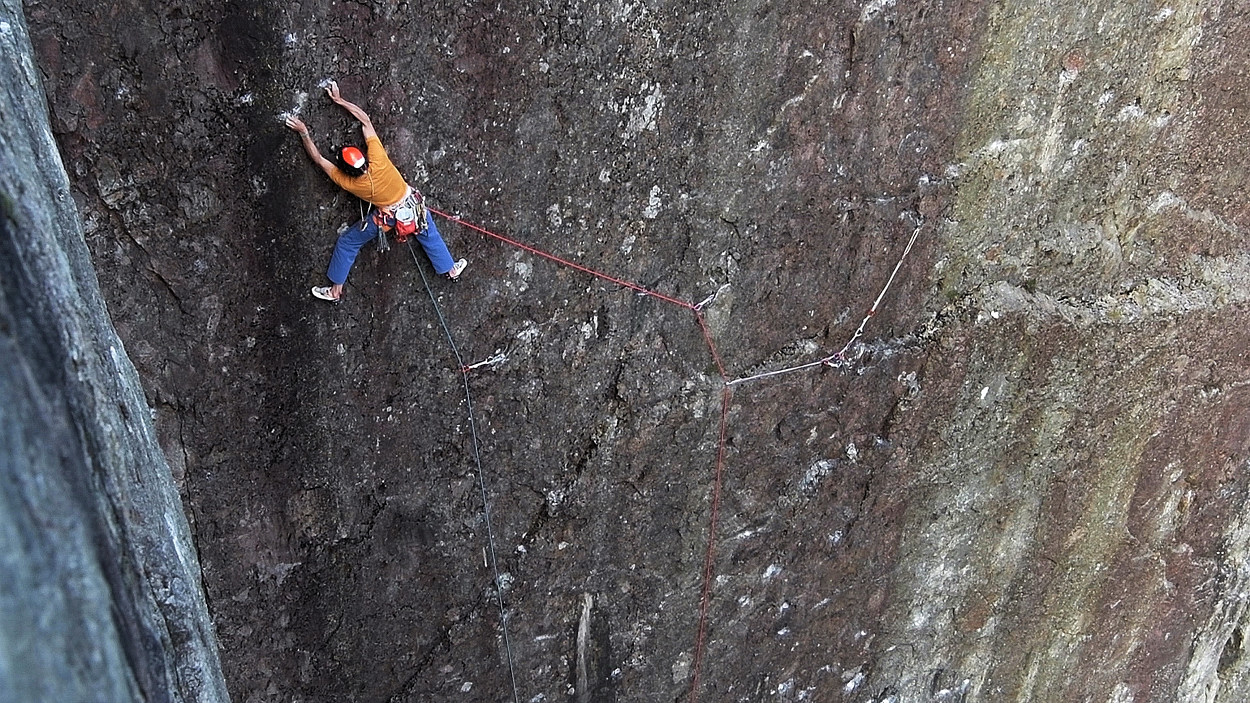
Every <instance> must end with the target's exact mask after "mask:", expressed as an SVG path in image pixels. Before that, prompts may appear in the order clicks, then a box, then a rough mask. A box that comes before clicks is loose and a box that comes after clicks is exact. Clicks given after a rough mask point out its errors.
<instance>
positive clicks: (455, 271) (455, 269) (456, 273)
mask: <svg viewBox="0 0 1250 703" xmlns="http://www.w3.org/2000/svg"><path fill="white" fill-rule="evenodd" d="M468 267H469V262H468V260H467V259H461V260H459V261H457V262H456V263H454V264H452V265H451V270H450V271H448V272H447V277H448V278H450V279H451V280H453V281H454V280H456V279H457V278H460V273H461V272H462V271H464V270H465V269H466V268H468Z"/></svg>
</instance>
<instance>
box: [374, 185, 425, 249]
mask: <svg viewBox="0 0 1250 703" xmlns="http://www.w3.org/2000/svg"><path fill="white" fill-rule="evenodd" d="M379 210H380V211H381V212H382V213H383V214H385V215H386V216H387V217H388V218H389V220H390V226H392V227H394V229H395V241H397V242H399V243H400V244H403V243H404V242H406V241H408V237H410V236H412V235H414V234H425V230H426V229H427V228H428V227H429V223H428V222H427V221H426V215H425V198H424V197H423V196H422V195H421V192H420V191H418V190H416V189H415V188H413V187H412V186H409V187H408V192H406V193H404V198H403V199H402V200H400V201H399V202H398V203H395V204H394V205H388V206H386V207H384V208H379Z"/></svg>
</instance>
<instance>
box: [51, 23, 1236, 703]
mask: <svg viewBox="0 0 1250 703" xmlns="http://www.w3.org/2000/svg"><path fill="white" fill-rule="evenodd" d="M27 9H28V13H29V18H30V20H31V23H32V26H33V27H34V39H35V44H36V47H37V52H38V57H39V65H40V67H41V69H42V71H43V73H44V78H45V81H46V84H47V87H48V91H49V94H50V95H51V106H52V124H53V129H54V131H55V133H56V136H57V139H58V141H59V143H60V145H61V147H62V149H63V153H64V156H65V159H66V163H67V165H68V166H69V170H70V173H71V174H72V176H73V181H74V197H75V198H77V199H78V202H79V205H80V208H81V210H82V212H83V215H84V218H85V225H86V233H87V241H88V244H89V246H90V248H91V251H92V254H93V256H94V259H95V261H96V263H97V266H98V268H99V271H100V276H101V280H102V281H104V287H105V291H106V297H107V298H108V301H109V305H110V310H111V311H112V313H113V316H114V321H115V323H116V325H117V327H118V330H119V333H120V335H121V336H122V337H123V338H124V339H126V340H127V346H128V348H129V349H130V351H131V353H132V355H133V358H134V359H135V363H136V366H137V367H138V369H139V372H140V375H141V377H142V378H143V379H144V383H145V388H146V390H147V394H148V399H149V401H150V402H151V404H152V405H153V406H154V407H155V408H156V412H157V428H158V432H159V436H160V440H161V443H162V445H163V446H164V448H165V451H166V453H167V455H168V456H169V457H170V459H171V462H172V464H173V467H174V470H175V474H176V476H177V477H178V478H179V480H180V482H181V483H180V485H181V487H182V488H183V490H184V498H185V500H186V502H187V504H188V505H189V506H190V513H191V517H192V524H193V528H194V532H195V535H196V539H197V543H198V545H199V547H200V554H201V557H202V559H203V563H204V570H205V574H206V585H207V591H208V595H209V602H210V604H211V606H212V612H213V614H214V618H215V621H216V623H217V627H218V630H219V633H220V636H221V637H222V642H223V652H224V653H225V654H224V656H223V664H224V667H225V670H226V673H227V680H228V681H229V682H230V686H231V688H232V691H233V693H234V694H235V698H236V699H237V700H240V701H261V700H270V699H289V700H302V701H339V700H362V701H379V700H393V701H410V700H412V701H416V700H453V699H464V700H479V699H481V700H507V699H509V698H512V697H514V696H515V698H516V699H517V700H521V701H555V700H576V701H610V700H621V701H625V700H628V701H637V700H646V701H675V700H691V699H694V698H699V699H700V700H706V701H756V700H764V699H776V700H787V701H800V700H808V701H830V700H834V701H836V700H846V701H853V702H856V703H862V702H866V701H874V702H880V701H883V700H896V701H973V700H984V701H997V700H1027V701H1037V702H1041V701H1047V702H1050V701H1087V700H1096V701H1116V702H1118V703H1119V702H1127V701H1135V702H1141V701H1191V700H1202V701H1236V700H1242V699H1243V698H1244V697H1245V696H1246V693H1247V683H1246V670H1247V659H1246V657H1245V646H1244V644H1243V643H1244V641H1245V638H1244V631H1245V627H1246V624H1247V618H1246V603H1247V600H1246V598H1245V597H1244V594H1245V592H1246V588H1247V583H1248V580H1250V569H1248V567H1247V561H1246V559H1247V547H1248V540H1250V529H1248V527H1247V525H1248V523H1247V515H1246V510H1245V506H1244V502H1245V498H1246V493H1247V487H1248V482H1250V478H1248V476H1247V468H1248V465H1247V459H1248V457H1250V431H1248V430H1250V427H1248V426H1247V420H1246V418H1247V417H1250V412H1248V407H1247V406H1248V405H1250V395H1248V394H1250V361H1248V360H1247V356H1246V354H1247V352H1246V349H1247V347H1248V342H1250V340H1248V339H1247V335H1248V333H1247V322H1248V319H1247V318H1248V316H1247V309H1246V307H1247V301H1248V300H1250V258H1248V255H1247V254H1246V245H1247V234H1246V227H1247V226H1250V203H1248V202H1247V199H1246V195H1245V192H1246V188H1245V187H1246V180H1247V176H1246V170H1245V166H1244V164H1245V163H1246V160H1247V157H1250V153H1247V147H1246V146H1245V145H1246V144H1250V141H1248V140H1247V138H1246V137H1247V136H1248V135H1247V127H1246V122H1245V120H1244V114H1245V112H1246V110H1247V109H1250V105H1247V101H1246V98H1245V97H1244V96H1245V94H1246V87H1247V85H1246V83H1247V78H1246V76H1247V65H1246V58H1245V52H1244V47H1245V46H1246V42H1247V40H1248V39H1250V18H1248V17H1247V15H1246V10H1245V9H1244V8H1243V7H1242V6H1241V5H1240V4H1238V3H1232V2H1227V1H1226V2H1216V3H1199V2H1196V1H1194V0H1185V1H1178V2H1171V3H1165V2H1143V3H1124V2H1113V1H1112V0H1093V1H1086V2H1061V1H1059V0H1052V1H1044V2H1014V1H1013V2H994V3H991V2H983V1H980V0H964V1H959V2H941V1H939V2H895V1H894V0H864V1H863V2H850V1H839V2H832V3H831V2H803V1H797V2H796V1H793V0H776V1H774V2H765V1H762V0H745V1H741V2H738V1H735V2H728V3H693V4H692V3H688V2H687V3H680V2H665V1H655V2H636V3H634V2H625V1H618V0H608V1H604V2H581V1H580V0H557V1H554V2H551V1H547V0H542V1H524V0H516V1H513V0H509V1H506V2H502V3H490V4H485V5H483V4H480V3H464V2H455V1H452V2H431V3H420V4H416V3H402V2H333V1H330V0H312V1H311V2H304V3H299V4H278V3H266V2H261V3H243V2H227V3H224V4H211V3H193V2H179V1H177V0H175V1H173V2H168V3H161V4H160V6H159V7H151V6H150V5H149V4H144V3H137V2H126V1H123V2H117V3H113V4H110V5H109V6H108V8H107V9H101V8H100V7H98V6H97V4H95V3H79V2H73V1H69V2H61V3H56V4H50V3H44V2H34V1H33V0H32V1H30V2H28V4H27ZM325 78H336V79H338V81H339V84H340V85H341V86H342V88H343V90H344V92H345V94H346V95H347V96H348V97H349V98H352V99H355V100H357V101H358V102H360V103H361V104H362V105H364V106H365V108H366V109H368V110H369V111H370V113H371V114H372V115H373V118H374V122H375V124H376V125H377V126H378V129H379V131H380V132H381V134H382V136H383V140H384V141H385V142H386V143H387V145H388V149H389V151H390V153H391V155H392V157H393V158H394V159H395V161H396V163H397V164H398V165H399V166H400V168H401V170H403V171H404V172H405V173H407V174H408V175H409V177H410V180H412V181H413V182H414V184H416V185H418V187H421V188H422V189H423V190H425V191H426V192H427V193H428V194H429V195H430V196H431V198H432V201H433V202H434V204H435V205H436V206H437V207H439V208H440V209H442V210H445V211H448V212H453V213H458V214H460V215H463V216H464V217H465V218H466V219H467V220H470V221H472V222H474V223H477V224H479V225H482V226H484V227H486V228H488V229H491V230H493V231H497V232H500V233H503V234H505V235H507V236H509V237H513V238H515V239H517V240H520V241H523V242H525V243H527V244H530V245H532V246H535V247H538V248H540V249H542V250H544V251H550V252H553V253H555V254H558V255H560V256H562V257H566V258H568V259H571V260H574V261H577V262H578V263H579V264H581V265H584V266H588V267H591V268H594V269H597V270H602V271H606V272H608V273H610V274H611V275H613V276H616V277H619V278H622V279H625V280H628V281H631V282H635V283H637V284H639V285H641V286H644V287H646V288H648V289H652V290H656V291H658V292H660V293H662V294H664V295H665V296H670V297H672V298H674V299H676V300H678V301H689V302H698V301H702V300H704V299H705V298H707V297H708V296H710V295H712V294H713V293H717V292H718V291H719V295H718V296H717V297H716V298H715V299H714V300H713V301H712V302H711V303H709V304H708V306H707V307H706V308H705V309H704V310H703V315H704V319H705V320H706V324H707V336H708V338H710V339H711V340H713V341H714V343H715V346H716V349H717V350H718V352H719V357H720V360H721V361H722V362H723V364H724V367H725V373H726V375H727V376H729V377H731V378H736V377H742V376H747V375H752V374H755V373H760V372H767V371H772V370H778V369H782V368H786V367H788V366H790V365H793V364H801V363H809V362H813V361H818V360H820V359H821V358H824V357H827V356H828V355H831V354H833V353H834V352H836V351H837V350H839V349H841V348H842V347H843V346H844V345H845V344H846V343H847V341H848V340H849V339H851V337H852V335H853V334H854V332H855V330H856V328H857V326H858V325H859V323H860V320H861V319H862V318H863V316H864V313H865V311H867V310H868V309H869V308H870V307H871V306H872V305H873V302H874V300H875V299H876V296H877V295H878V293H879V292H880V291H881V290H882V287H883V286H884V284H885V282H886V281H887V280H888V279H889V278H890V276H891V274H892V272H893V271H894V267H895V265H896V263H897V262H898V261H899V258H900V255H901V253H902V252H903V250H904V247H905V246H906V244H907V242H908V241H909V239H910V236H911V234H912V233H913V232H915V231H917V228H919V230H918V231H919V237H918V239H917V242H916V246H915V248H914V249H913V250H912V251H911V253H910V255H909V256H908V258H907V259H906V260H905V261H904V262H903V264H902V266H901V267H900V268H899V270H898V275H897V278H896V279H895V282H894V284H893V286H892V287H891V289H890V291H889V294H888V295H887V296H886V297H885V298H884V299H883V300H882V304H881V307H880V309H879V310H877V312H876V314H875V316H874V317H873V318H872V319H871V320H870V321H869V323H868V326H867V327H866V328H865V329H866V333H865V336H864V337H863V338H861V339H860V340H858V341H857V343H856V344H855V345H853V346H852V348H851V349H850V350H849V355H850V357H851V359H852V363H850V364H849V365H846V366H842V367H839V368H829V367H827V366H820V365H816V366H815V367H813V368H810V369H807V370H805V371H802V372H796V373H793V374H787V375H783V376H776V377H769V378H767V379H761V380H758V381H754V382H751V383H743V384H738V385H735V386H733V387H732V393H731V394H730V396H729V401H728V403H727V414H726V417H727V423H726V425H725V436H724V443H723V447H724V452H723V457H724V464H723V473H721V475H720V479H719V483H718V481H717V478H716V474H717V472H716V468H717V466H718V462H717V457H718V455H719V453H720V451H719V450H720V447H721V446H722V443H721V441H720V440H721V424H720V418H721V408H722V399H723V397H724V396H723V391H724V388H725V386H724V380H725V379H724V378H722V375H721V373H720V370H719V368H718V367H717V364H716V361H715V360H714V359H713V357H712V355H711V352H710V349H709V345H708V344H707V342H706V341H705V337H704V333H703V330H702V329H701V328H700V327H699V325H698V324H696V321H695V319H694V315H693V314H692V313H691V312H690V311H689V310H688V309H685V308H684V307H682V306H681V305H674V304H671V303H670V302H666V301H664V300H661V299H659V298H657V297H654V296H639V295H636V294H635V293H634V292H632V291H630V290H626V289H621V288H619V287H616V286H614V285H611V284H608V283H606V282H604V281H602V280H599V279H594V278H590V277H588V276H586V275H585V274H584V273H583V272H580V271H576V270H572V269H570V268H568V267H561V266H558V265H556V264H554V263H552V262H550V261H548V260H546V259H543V258H540V257H535V256H533V255H531V254H529V253H527V252H524V251H521V250H519V249H517V248H515V247H511V246H509V245H507V244H504V243H502V242H500V241H498V240H496V239H493V238H490V237H486V236H483V235H481V234H479V233H478V232H476V231H474V230H472V229H470V228H468V227H464V226H460V225H457V224H455V223H452V222H447V221H444V222H443V223H441V226H442V229H443V232H444V235H445V236H446V238H447V239H448V242H449V244H450V246H451V248H452V251H453V252H454V253H456V254H457V255H464V256H467V257H468V258H469V260H470V262H471V265H470V269H469V271H468V274H466V276H465V278H464V280H463V281H461V282H460V283H458V284H454V285H453V284H451V283H449V282H446V281H442V280H431V286H432V290H433V298H434V300H436V301H437V303H438V306H439V308H438V310H440V311H441V312H442V313H443V314H444V315H445V316H446V319H447V324H448V329H449V330H450V332H451V334H452V336H453V338H454V339H455V341H456V344H457V347H458V349H459V350H460V352H461V353H462V356H463V361H464V362H465V363H474V362H477V361H481V360H485V359H487V358H490V357H493V356H495V355H497V354H499V353H502V354H504V355H505V356H506V357H507V360H506V361H505V362H504V363H502V364H499V365H495V366H489V367H482V368H479V369H475V370H474V371H473V372H472V373H470V374H469V375H468V376H467V388H468V390H469V391H470V394H471V398H472V401H473V408H474V410H475V419H476V422H475V427H476V429H477V430H478V438H477V440H476V441H475V440H474V438H473V437H472V435H471V434H470V424H469V420H468V417H467V410H468V403H467V402H466V396H465V389H466V384H465V381H464V380H463V379H464V378H466V377H462V376H461V374H460V372H459V369H458V367H459V362H458V361H457V360H456V359H455V358H454V357H453V356H452V354H451V352H450V349H449V346H448V343H447V340H446V338H445V337H444V335H443V329H442V325H441V324H440V321H439V319H438V317H437V315H436V311H435V308H434V306H433V305H432V304H431V299H430V298H429V297H427V296H426V293H425V288H424V285H423V283H422V280H423V279H422V277H421V276H420V275H419V271H418V267H426V268H424V269H422V270H424V271H425V273H426V274H427V275H428V274H429V270H428V267H427V264H426V262H424V260H423V259H421V257H420V256H418V257H416V258H415V259H414V258H413V257H411V256H410V255H409V252H408V250H407V249H406V248H403V247H399V248H392V250H391V251H390V253H389V254H385V255H383V254H378V253H376V252H374V251H373V250H372V249H366V251H365V252H364V253H363V254H362V256H361V258H360V259H359V261H358V262H357V266H356V268H355V270H354V271H353V273H352V278H351V280H350V282H349V286H348V289H347V296H346V298H345V299H344V301H343V302H342V303H341V304H339V305H337V306H328V305H326V304H324V303H321V302H320V301H316V300H313V299H312V298H310V297H309V296H308V289H309V287H310V286H311V285H314V284H321V283H323V282H324V278H323V271H324V268H325V264H326V261H327V259H328V256H329V251H330V247H331V246H332V243H333V240H334V232H335V230H336V228H337V227H338V226H339V225H340V224H341V223H343V222H346V221H348V220H352V219H355V218H356V217H357V216H358V210H357V204H356V203H355V202H354V201H352V200H351V199H350V198H349V197H348V196H346V195H345V194H342V193H340V192H338V191H336V189H335V188H334V187H333V186H332V185H331V184H330V183H328V182H327V180H326V179H325V178H324V177H323V176H322V174H321V173H320V172H319V171H318V170H317V169H316V168H315V167H313V166H312V165H311V164H310V163H309V162H308V160H307V159H306V157H305V156H304V154H303V153H302V151H301V150H300V148H299V145H298V142H297V140H296V139H295V137H294V135H293V134H291V133H290V132H289V131H287V130H285V129H284V128H283V127H282V125H281V122H280V118H279V116H280V115H281V114H283V113H286V112H289V111H294V112H298V113H300V114H301V115H302V116H303V118H304V119H305V120H306V121H307V122H308V124H309V125H310V127H311V128H312V131H313V134H314V136H315V138H316V140H317V142H318V143H319V144H320V145H322V146H323V149H324V148H325V147H327V146H328V145H329V144H332V143H343V142H345V141H348V140H351V139H355V138H356V135H358V131H357V130H356V128H355V126H354V125H353V124H352V122H351V120H350V119H349V118H348V117H347V116H346V115H345V114H344V113H343V112H342V111H341V110H339V109H338V108H336V107H335V106H333V105H332V104H330V103H329V102H328V101H327V100H326V99H325V98H324V96H323V95H322V94H321V93H320V91H319V89H318V88H317V86H318V84H319V83H320V82H321V81H322V80H323V79H325ZM475 446H476V447H478V448H480V450H481V451H480V457H481V460H482V465H481V471H480V472H479V468H478V464H477V461H476V455H475V453H474V448H475ZM482 478H484V479H485V480H484V481H481V482H479V481H480V479H482ZM483 487H484V488H485V491H483V490H482V488H483ZM718 488H719V493H718V490H717V489H718ZM483 492H484V493H485V497H486V500H487V504H488V505H489V507H490V522H489V528H490V529H489V536H490V537H493V541H492V540H490V539H488V529H487V528H488V523H487V521H486V519H485V516H484V511H483V500H482V498H483ZM716 495H719V499H718V501H719V502H716V500H715V499H714V496H716ZM714 506H715V509H716V511H717V512H716V517H717V522H716V529H715V531H713V530H711V529H710V527H711V525H712V516H713V512H714ZM492 546H493V547H494V552H495V554H496V556H497V560H495V562H494V563H492V560H491V558H490V552H491V549H490V548H491V547H492ZM709 546H710V547H711V549H710V550H709ZM709 554H710V555H711V558H712V559H711V567H712V568H711V569H710V571H705V558H706V557H707V556H708V555H709ZM496 567H497V568H498V572H499V573H500V574H501V575H502V577H503V578H501V579H496ZM709 577H710V580H708V581H705V579H708V578H709ZM705 583H706V584H707V585H708V586H709V588H708V590H707V593H708V594H709V597H708V599H707V601H706V613H707V620H706V623H705V624H706V627H705V628H704V629H701V628H700V614H701V612H702V611H703V610H704V607H705V605H704V604H705V601H704V600H703V593H704V592H705V591H704V586H705ZM499 602H502V603H503V606H504V607H503V611H504V612H505V613H506V624H507V630H506V636H507V639H506V640H505V630H504V628H503V619H502V618H501V613H500V608H499V607H498V606H497V603H499ZM700 632H702V634H700ZM509 663H511V664H512V666H511V667H510V666H509ZM696 678H697V680H698V686H697V687H694V686H693V685H692V684H693V683H694V682H695V680H696ZM514 681H515V689H514V686H513V682H514ZM692 688H694V689H695V690H693V691H692Z"/></svg>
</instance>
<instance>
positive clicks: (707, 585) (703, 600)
mask: <svg viewBox="0 0 1250 703" xmlns="http://www.w3.org/2000/svg"><path fill="white" fill-rule="evenodd" d="M709 343H710V342H709ZM715 350H716V348H715V347H713V348H712V351H713V352H715ZM723 373H724V372H723V371H722V375H723ZM732 392H733V391H732V390H731V389H730V387H729V386H728V385H726V386H724V387H723V388H722V389H721V402H720V440H719V441H718V442H717V443H716V445H717V446H716V469H715V474H714V478H713V479H712V510H711V513H712V515H711V517H710V518H709V521H708V530H707V532H708V535H707V553H706V554H705V555H704V557H703V592H702V594H701V595H700V596H699V629H698V633H697V634H696V635H695V639H694V661H693V662H692V663H691V666H690V703H698V700H699V677H700V675H701V674H702V672H703V653H704V651H705V646H704V643H705V642H706V638H707V611H708V605H709V604H710V602H711V600H712V577H713V568H712V566H713V563H714V561H715V557H716V523H717V520H718V518H719V517H720V489H721V483H722V480H721V479H722V476H723V475H724V473H725V439H726V436H727V434H728V431H729V398H730V395H731V394H732Z"/></svg>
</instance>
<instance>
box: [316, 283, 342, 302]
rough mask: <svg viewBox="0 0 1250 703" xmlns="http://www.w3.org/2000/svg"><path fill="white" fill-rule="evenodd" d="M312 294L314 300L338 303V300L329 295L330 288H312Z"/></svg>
mask: <svg viewBox="0 0 1250 703" xmlns="http://www.w3.org/2000/svg"><path fill="white" fill-rule="evenodd" d="M312 294H313V297H314V298H321V299H322V300H328V301H330V302H331V303H337V302H339V299H338V298H336V297H334V296H333V295H331V293H330V286H313V289H312Z"/></svg>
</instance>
